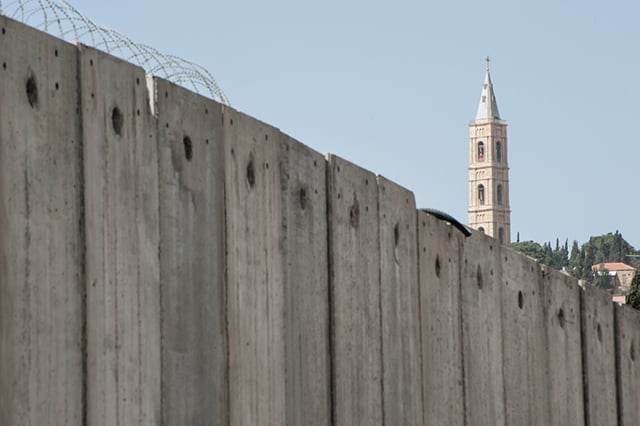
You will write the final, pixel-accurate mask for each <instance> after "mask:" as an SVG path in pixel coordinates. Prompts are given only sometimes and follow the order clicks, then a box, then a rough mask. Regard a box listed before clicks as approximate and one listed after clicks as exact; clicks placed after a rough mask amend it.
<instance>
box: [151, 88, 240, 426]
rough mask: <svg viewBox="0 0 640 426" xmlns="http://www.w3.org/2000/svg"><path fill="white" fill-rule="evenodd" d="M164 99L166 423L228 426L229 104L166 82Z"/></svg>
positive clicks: (160, 107) (160, 115) (159, 91)
mask: <svg viewBox="0 0 640 426" xmlns="http://www.w3.org/2000/svg"><path fill="white" fill-rule="evenodd" d="M150 83H151V84H152V87H153V92H154V93H156V100H155V114H156V117H157V134H158V162H159V175H160V176H159V194H160V195H159V206H160V209H159V212H160V284H161V294H162V423H163V424H165V425H214V424H215V425H226V424H227V421H228V415H227V398H228V395H227V375H226V369H227V344H226V320H225V281H224V209H221V208H220V206H221V205H223V203H224V148H223V141H222V110H221V105H220V104H218V103H216V102H214V101H212V100H209V99H207V98H204V97H201V96H198V95H196V94H194V93H192V92H190V91H188V90H186V89H183V88H181V87H178V86H175V85H174V84H172V83H169V82H167V81H166V80H162V79H158V78H156V79H152V80H150Z"/></svg>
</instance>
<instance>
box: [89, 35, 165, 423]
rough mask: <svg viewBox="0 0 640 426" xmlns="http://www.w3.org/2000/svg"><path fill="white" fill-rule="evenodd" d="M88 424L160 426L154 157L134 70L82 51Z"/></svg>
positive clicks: (143, 93) (140, 79)
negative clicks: (156, 425) (154, 425)
mask: <svg viewBox="0 0 640 426" xmlns="http://www.w3.org/2000/svg"><path fill="white" fill-rule="evenodd" d="M80 84H81V92H80V93H81V103H82V118H83V128H82V131H83V132H82V133H83V141H84V165H85V167H84V171H85V191H84V198H85V213H86V274H87V278H86V280H87V309H86V311H87V312H86V321H87V323H86V329H87V371H88V377H87V405H88V406H87V420H88V422H89V423H90V424H92V425H100V424H105V425H115V424H120V425H130V424H157V423H158V422H159V420H160V298H159V264H158V248H159V236H158V226H159V225H158V170H157V164H158V158H157V143H156V134H155V133H156V131H155V121H154V120H153V116H152V114H151V107H150V103H149V94H148V91H147V85H146V82H145V74H144V71H143V70H142V69H141V68H138V67H135V66H133V65H131V64H129V63H126V62H124V61H121V60H119V59H116V58H114V57H112V56H109V55H106V54H104V53H101V52H99V51H97V50H95V49H92V48H88V47H86V46H80Z"/></svg>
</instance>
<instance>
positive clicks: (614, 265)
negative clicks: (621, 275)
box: [591, 262, 636, 271]
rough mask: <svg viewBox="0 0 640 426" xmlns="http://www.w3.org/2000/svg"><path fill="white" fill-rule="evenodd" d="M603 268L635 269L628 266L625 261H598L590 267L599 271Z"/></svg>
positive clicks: (616, 269) (613, 269)
mask: <svg viewBox="0 0 640 426" xmlns="http://www.w3.org/2000/svg"><path fill="white" fill-rule="evenodd" d="M603 269H606V270H607V271H635V270H636V268H634V267H633V266H629V265H627V264H626V263H622V262H608V263H599V264H597V265H593V266H592V267H591V270H592V271H601V270H603Z"/></svg>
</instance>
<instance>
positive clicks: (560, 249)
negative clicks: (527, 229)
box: [510, 231, 640, 287]
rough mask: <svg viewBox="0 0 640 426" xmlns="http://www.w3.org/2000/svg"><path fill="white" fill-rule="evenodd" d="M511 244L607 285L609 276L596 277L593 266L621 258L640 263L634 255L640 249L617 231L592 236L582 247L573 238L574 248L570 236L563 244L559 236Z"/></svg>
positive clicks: (564, 268) (547, 261)
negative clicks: (541, 243) (553, 242)
mask: <svg viewBox="0 0 640 426" xmlns="http://www.w3.org/2000/svg"><path fill="white" fill-rule="evenodd" d="M510 247H511V248H513V249H515V250H517V251H519V252H521V253H524V254H526V255H527V256H530V257H533V258H534V259H536V260H537V261H538V262H540V263H543V264H545V265H547V266H549V267H551V268H554V269H557V270H565V271H566V272H567V273H569V274H570V275H572V276H574V277H576V278H578V279H582V280H586V281H588V282H589V283H592V284H596V285H598V284H599V285H600V286H604V287H606V286H607V285H608V284H607V283H608V280H605V279H598V278H599V277H598V276H596V277H594V274H593V272H592V271H591V266H593V265H597V264H599V263H607V262H622V263H626V264H627V265H630V266H633V267H635V268H638V267H640V258H639V257H635V256H639V255H640V251H636V250H635V248H634V247H633V246H632V245H631V244H629V243H628V242H627V241H625V240H624V238H623V237H622V234H621V233H620V232H618V231H616V232H615V233H608V234H605V235H600V236H597V237H591V238H589V241H587V242H586V243H584V244H583V245H582V247H580V246H579V245H578V242H577V241H574V242H573V243H572V244H571V250H569V241H568V240H565V242H564V244H560V240H559V239H556V241H555V244H554V245H552V244H551V242H547V243H544V244H543V245H540V244H539V243H536V242H534V241H524V242H517V243H512V244H510ZM634 279H635V278H634Z"/></svg>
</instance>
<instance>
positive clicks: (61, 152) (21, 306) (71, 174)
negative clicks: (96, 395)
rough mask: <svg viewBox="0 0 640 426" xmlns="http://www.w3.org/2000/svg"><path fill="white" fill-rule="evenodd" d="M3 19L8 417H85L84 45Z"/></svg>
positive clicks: (55, 420)
mask: <svg viewBox="0 0 640 426" xmlns="http://www.w3.org/2000/svg"><path fill="white" fill-rule="evenodd" d="M0 26H1V27H2V32H1V34H0V63H2V68H1V69H0V76H1V78H0V424H2V425H8V426H11V425H27V424H32V425H44V424H59V425H67V424H79V423H80V422H81V421H82V411H83V398H82V392H83V386H82V382H83V363H82V327H83V319H82V316H83V310H82V298H83V296H82V295H83V291H84V290H83V287H84V281H83V278H84V277H83V267H82V256H83V246H84V242H83V240H82V234H81V231H82V220H83V219H82V194H81V192H82V186H81V181H82V150H81V140H80V117H79V116H78V114H77V113H76V108H77V105H78V82H77V79H76V75H77V74H76V64H77V57H78V52H77V50H76V48H75V47H74V46H71V45H68V44H66V43H64V42H62V41H60V40H58V39H55V38H53V37H50V36H47V35H45V34H43V33H41V32H38V31H35V30H33V29H31V28H28V27H26V26H24V25H22V24H20V23H17V22H15V21H12V20H10V19H7V18H5V17H0Z"/></svg>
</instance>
